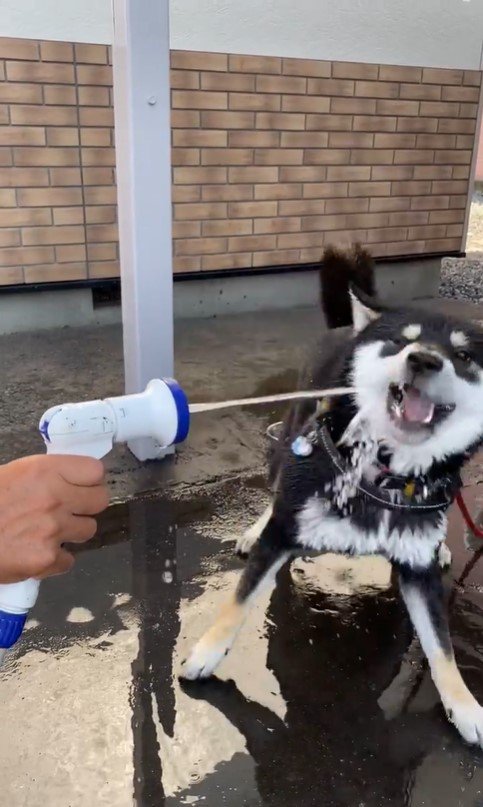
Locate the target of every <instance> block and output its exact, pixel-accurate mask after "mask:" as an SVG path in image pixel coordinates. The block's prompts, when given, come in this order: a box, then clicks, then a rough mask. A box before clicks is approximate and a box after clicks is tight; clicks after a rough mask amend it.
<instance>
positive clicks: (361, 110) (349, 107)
mask: <svg viewBox="0 0 483 807" xmlns="http://www.w3.org/2000/svg"><path fill="white" fill-rule="evenodd" d="M376 103H377V102H376V101H374V100H372V99H370V98H332V99H331V101H330V111H331V113H333V114H334V115H373V114H374V113H375V112H376Z"/></svg>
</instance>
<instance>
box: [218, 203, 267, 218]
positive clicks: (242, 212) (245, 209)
mask: <svg viewBox="0 0 483 807" xmlns="http://www.w3.org/2000/svg"><path fill="white" fill-rule="evenodd" d="M276 215H277V202H276V201H273V202H230V203H229V205H228V217H229V218H233V219H237V218H261V217H264V216H276Z"/></svg>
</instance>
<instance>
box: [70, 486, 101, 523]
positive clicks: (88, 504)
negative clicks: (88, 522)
mask: <svg viewBox="0 0 483 807" xmlns="http://www.w3.org/2000/svg"><path fill="white" fill-rule="evenodd" d="M59 492H60V494H61V502H62V507H63V508H64V509H65V510H68V511H70V512H71V513H74V514H75V515H77V516H95V515H97V514H98V513H102V511H103V510H105V509H106V507H107V506H108V505H109V491H108V490H107V488H106V487H105V486H104V485H95V486H93V487H78V486H76V485H68V484H65V485H63V487H62V490H61V491H59Z"/></svg>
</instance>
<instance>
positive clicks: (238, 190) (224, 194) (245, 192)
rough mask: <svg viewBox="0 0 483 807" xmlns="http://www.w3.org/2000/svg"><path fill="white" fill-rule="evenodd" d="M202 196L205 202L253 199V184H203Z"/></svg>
mask: <svg viewBox="0 0 483 807" xmlns="http://www.w3.org/2000/svg"><path fill="white" fill-rule="evenodd" d="M201 198H202V200H203V201H204V202H230V201H232V200H236V201H239V202H242V201H247V200H248V199H253V186H252V185H228V184H225V185H203V187H202V188H201ZM179 201H182V200H179ZM186 201H188V200H186Z"/></svg>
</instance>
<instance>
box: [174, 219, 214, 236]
mask: <svg viewBox="0 0 483 807" xmlns="http://www.w3.org/2000/svg"><path fill="white" fill-rule="evenodd" d="M172 235H173V238H199V237H200V236H201V221H173V225H172ZM205 235H215V233H205Z"/></svg>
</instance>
